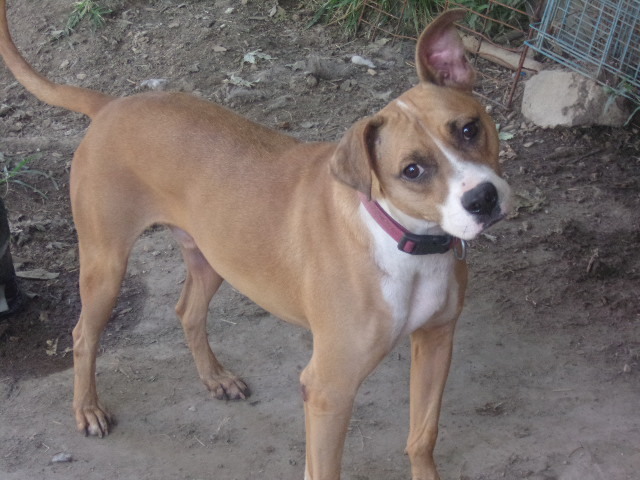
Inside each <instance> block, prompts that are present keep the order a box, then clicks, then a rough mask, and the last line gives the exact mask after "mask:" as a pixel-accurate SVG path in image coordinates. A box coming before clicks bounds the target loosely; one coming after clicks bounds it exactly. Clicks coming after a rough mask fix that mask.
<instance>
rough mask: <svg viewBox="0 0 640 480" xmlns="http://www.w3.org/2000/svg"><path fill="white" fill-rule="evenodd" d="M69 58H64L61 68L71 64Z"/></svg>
mask: <svg viewBox="0 0 640 480" xmlns="http://www.w3.org/2000/svg"><path fill="white" fill-rule="evenodd" d="M69 63H70V62H69V60H64V61H63V62H62V63H61V64H60V68H67V67H68V66H69Z"/></svg>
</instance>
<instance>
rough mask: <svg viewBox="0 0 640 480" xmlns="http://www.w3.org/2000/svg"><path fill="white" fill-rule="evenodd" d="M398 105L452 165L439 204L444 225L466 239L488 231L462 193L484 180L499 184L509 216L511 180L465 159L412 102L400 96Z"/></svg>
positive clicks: (500, 198) (502, 205)
mask: <svg viewBox="0 0 640 480" xmlns="http://www.w3.org/2000/svg"><path fill="white" fill-rule="evenodd" d="M396 105H398V107H400V109H401V110H403V111H404V112H406V113H407V114H409V115H411V116H412V117H414V118H415V119H416V121H417V122H418V123H419V124H420V125H421V127H422V129H423V130H424V132H425V133H426V134H427V135H428V136H429V138H431V140H433V143H434V145H435V146H436V148H438V149H439V150H440V151H441V152H442V154H443V155H444V156H445V158H446V159H447V160H448V161H449V163H450V164H451V167H452V168H451V171H452V174H451V176H450V177H449V179H448V185H447V187H448V189H447V191H448V193H447V198H446V199H445V202H444V203H443V204H442V205H439V209H440V214H441V217H442V221H441V223H440V227H441V228H442V229H443V230H444V231H445V232H446V233H448V234H449V235H453V236H454V237H458V238H461V239H463V240H472V239H473V238H475V237H476V236H477V235H478V234H479V233H480V232H482V230H484V228H485V227H486V225H484V224H483V223H482V222H479V221H478V220H479V219H478V218H477V217H476V216H474V215H473V214H471V213H470V212H468V211H467V210H465V208H464V207H463V206H462V196H463V195H464V194H465V192H468V191H469V190H472V189H473V188H475V187H477V186H478V185H480V184H481V183H487V182H488V183H492V184H493V186H494V187H496V190H497V192H498V202H499V205H500V211H501V213H502V214H503V215H506V214H507V213H508V212H509V210H510V208H511V189H510V187H509V185H508V184H507V182H505V181H504V180H503V179H502V178H500V176H499V175H498V174H497V173H496V172H495V171H494V170H493V169H492V168H491V167H489V166H488V165H483V164H478V163H474V162H469V161H467V160H464V159H463V158H462V157H461V156H460V155H459V154H458V153H457V152H456V151H455V150H453V149H451V148H448V147H447V146H446V145H445V144H444V143H443V142H442V141H440V140H439V139H438V138H437V135H435V134H434V133H432V132H431V131H430V130H429V128H428V127H427V125H426V124H425V123H424V122H422V121H421V120H420V115H419V112H418V111H417V109H416V107H415V106H413V105H412V104H411V103H407V102H405V101H403V100H399V99H397V100H396Z"/></svg>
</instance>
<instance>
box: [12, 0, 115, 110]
mask: <svg viewBox="0 0 640 480" xmlns="http://www.w3.org/2000/svg"><path fill="white" fill-rule="evenodd" d="M6 3H7V2H6V0H0V55H2V58H3V59H4V62H5V63H6V64H7V67H8V68H9V70H10V71H11V73H13V76H14V77H16V80H18V82H20V83H21V84H22V85H23V86H24V87H25V88H26V89H27V90H29V91H30V92H31V93H32V94H34V95H35V96H36V97H38V98H39V99H40V100H42V101H43V102H45V103H48V104H50V105H55V106H57V107H63V108H66V109H68V110H73V111H74V112H79V113H84V114H85V115H87V116H89V117H93V116H94V115H96V114H97V113H98V111H100V109H101V108H102V107H104V106H105V105H106V104H107V103H109V102H110V101H111V100H113V98H114V97H111V96H109V95H105V94H103V93H100V92H96V91H94V90H88V89H86V88H81V87H74V86H71V85H60V84H57V83H54V82H52V81H50V80H48V79H47V78H45V77H43V76H42V75H40V74H39V73H38V72H36V71H35V70H34V69H33V67H31V65H29V64H28V63H27V61H26V60H25V59H24V58H22V55H20V52H19V51H18V49H17V48H16V46H15V44H14V43H13V40H12V39H11V34H10V33H9V26H8V24H7V5H6Z"/></svg>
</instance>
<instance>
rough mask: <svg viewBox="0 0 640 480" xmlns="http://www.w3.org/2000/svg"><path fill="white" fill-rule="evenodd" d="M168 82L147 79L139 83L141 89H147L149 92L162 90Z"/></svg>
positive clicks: (159, 79) (162, 79)
mask: <svg viewBox="0 0 640 480" xmlns="http://www.w3.org/2000/svg"><path fill="white" fill-rule="evenodd" d="M167 83H169V81H168V80H167V79H165V78H149V79H148V80H143V81H142V82H140V86H141V87H142V88H149V89H151V90H164V88H165V87H166V86H167Z"/></svg>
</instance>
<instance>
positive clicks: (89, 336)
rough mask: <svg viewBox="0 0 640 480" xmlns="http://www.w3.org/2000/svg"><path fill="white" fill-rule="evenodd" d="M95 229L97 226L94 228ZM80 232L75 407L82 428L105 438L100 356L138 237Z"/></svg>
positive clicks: (106, 425)
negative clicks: (98, 373)
mask: <svg viewBox="0 0 640 480" xmlns="http://www.w3.org/2000/svg"><path fill="white" fill-rule="evenodd" d="M90 230H93V229H90ZM78 233H79V242H78V245H79V252H80V298H81V301H82V310H81V312H80V319H79V320H78V323H77V325H76V326H75V328H74V329H73V363H74V390H73V408H74V412H75V417H76V425H77V427H78V430H80V431H81V432H84V433H85V434H88V435H96V436H98V437H102V436H103V435H106V434H108V433H109V424H110V423H112V419H111V418H110V416H109V414H108V413H107V411H106V410H105V408H104V407H103V406H102V405H101V404H100V402H99V400H98V393H97V389H96V355H97V351H98V346H99V343H100V336H101V334H102V331H103V330H104V328H105V326H106V324H107V322H108V321H109V318H110V316H111V311H112V310H113V307H114V306H115V303H116V299H117V297H118V292H119V291H120V285H121V283H122V279H123V277H124V274H125V272H126V268H127V258H128V256H129V252H130V250H131V245H132V244H133V241H135V238H133V239H132V240H131V241H129V242H127V243H125V242H123V241H120V242H118V240H117V239H114V238H105V237H107V235H105V236H103V237H101V238H99V239H98V240H97V241H94V240H96V238H93V237H92V238H91V239H88V238H87V237H86V236H83V235H81V234H80V229H79V231H78Z"/></svg>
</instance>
